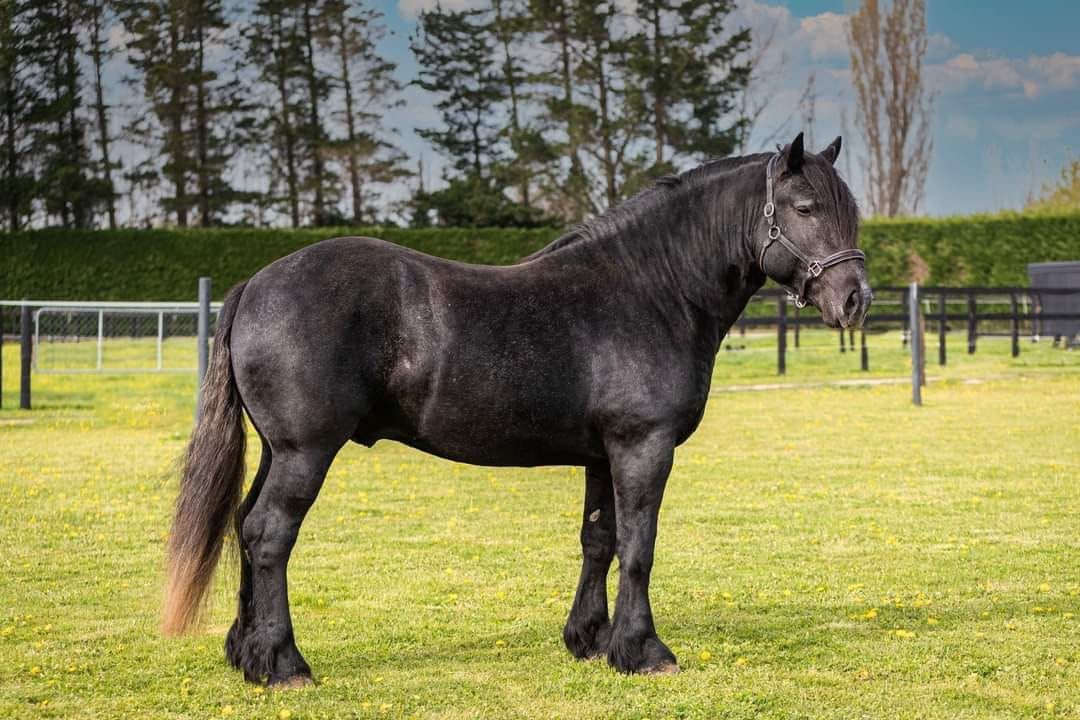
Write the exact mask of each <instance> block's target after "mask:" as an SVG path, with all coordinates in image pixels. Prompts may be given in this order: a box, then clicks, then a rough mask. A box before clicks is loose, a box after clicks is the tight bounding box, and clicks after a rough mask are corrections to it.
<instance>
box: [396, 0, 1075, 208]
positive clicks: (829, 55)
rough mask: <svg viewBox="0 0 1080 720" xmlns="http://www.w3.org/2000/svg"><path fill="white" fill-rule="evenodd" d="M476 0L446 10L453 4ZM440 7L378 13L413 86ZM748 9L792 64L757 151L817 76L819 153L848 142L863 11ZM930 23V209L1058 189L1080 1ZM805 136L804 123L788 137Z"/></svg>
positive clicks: (980, 5) (816, 4)
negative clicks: (412, 37)
mask: <svg viewBox="0 0 1080 720" xmlns="http://www.w3.org/2000/svg"><path fill="white" fill-rule="evenodd" d="M477 1H478V0H443V5H444V6H461V5H468V4H470V3H473V2H477ZM618 1H619V2H621V3H622V4H629V3H632V2H633V0H618ZM433 4H434V0H397V1H395V0H383V1H382V2H379V3H377V5H379V6H380V7H381V9H382V10H383V12H384V13H385V14H386V18H387V21H388V23H389V24H390V26H391V27H392V28H393V30H394V31H395V33H396V35H395V36H394V37H393V38H390V39H389V40H388V41H387V45H386V52H387V54H388V55H390V56H391V57H392V58H394V59H395V60H396V61H397V62H398V63H399V64H400V69H399V72H400V73H401V77H402V78H403V79H411V78H412V77H413V76H414V75H415V70H416V66H415V62H414V61H413V58H412V56H411V53H410V52H409V49H408V35H409V34H410V33H411V32H412V30H413V27H414V18H415V14H416V12H417V10H418V9H419V8H422V7H430V6H431V5H433ZM738 5H739V8H738V10H737V11H736V12H735V13H734V15H733V18H732V19H733V20H734V21H735V22H738V23H740V24H746V25H749V26H750V27H751V29H752V30H757V31H759V32H760V31H766V30H768V29H769V28H775V30H776V37H777V38H781V39H782V40H783V43H782V44H783V45H784V46H785V49H784V53H785V54H786V55H787V59H786V62H784V63H780V62H779V58H778V57H774V58H771V59H770V63H771V64H773V65H775V69H774V70H773V71H772V72H770V73H768V74H767V77H766V78H765V81H764V82H765V84H766V86H765V87H764V88H763V91H767V92H768V93H769V94H770V95H771V96H772V97H773V100H772V102H771V103H770V107H769V110H768V111H767V112H766V113H765V114H764V115H763V117H762V121H761V122H760V123H759V127H758V131H757V132H756V133H755V136H754V138H753V139H752V141H751V142H752V144H754V143H757V144H761V146H762V148H763V147H764V144H763V143H764V141H765V139H766V138H767V137H768V136H770V135H771V134H772V133H773V131H774V130H775V128H776V126H777V125H779V124H780V123H781V122H782V120H784V119H787V118H788V117H789V116H790V114H791V112H792V108H793V106H794V103H795V102H796V100H797V98H798V96H799V95H800V94H801V91H802V89H803V88H804V87H805V84H806V79H807V75H808V74H809V73H810V72H814V74H815V84H816V87H817V90H818V103H817V122H816V124H815V127H814V137H815V140H816V144H818V145H824V144H825V143H827V142H828V141H829V140H830V139H831V138H832V137H833V136H835V135H837V134H840V128H841V123H840V116H841V112H842V111H844V112H846V114H847V118H848V123H849V126H850V125H851V124H852V120H853V119H854V115H855V110H854V105H853V104H852V95H851V92H850V89H849V88H850V80H849V78H848V59H847V47H846V39H845V37H844V21H845V17H844V15H845V13H846V12H848V11H850V10H851V8H852V7H854V6H855V5H854V4H853V3H852V2H851V1H850V0H848V1H846V2H845V1H843V0H800V1H793V2H768V1H767V0H742V1H740V2H738ZM927 24H928V30H929V33H930V35H931V42H930V50H929V52H928V57H927V59H926V63H927V77H928V80H929V83H930V85H931V86H932V88H933V89H934V92H935V93H936V101H935V113H934V120H933V136H934V155H933V159H932V162H931V165H930V171H929V178H928V181H927V194H926V199H925V202H924V205H923V206H922V209H923V210H924V211H925V212H927V213H929V214H932V215H943V214H966V213H972V212H984V211H996V210H1001V209H1007V208H1019V207H1021V206H1022V205H1023V203H1024V201H1025V199H1026V198H1027V197H1028V196H1029V195H1030V194H1032V193H1034V192H1038V190H1039V188H1040V187H1041V186H1042V184H1043V183H1046V182H1051V181H1053V180H1055V179H1056V178H1057V177H1058V176H1059V173H1060V171H1061V168H1062V166H1063V165H1064V164H1065V163H1066V162H1067V161H1069V160H1070V159H1075V158H1077V157H1080V1H1077V0H1073V1H1070V2H1051V1H1048V0H1043V1H1041V2H1040V1H1037V0H1027V1H1020V0H983V1H982V2H975V1H974V0H949V1H948V2H946V1H944V0H929V2H928V8H927ZM776 44H777V45H780V44H781V43H779V42H778V43H776ZM775 54H776V53H774V55H775ZM407 100H408V102H407V104H406V106H405V107H404V108H402V109H401V110H400V111H398V112H397V113H395V117H394V118H392V122H391V125H393V126H396V127H399V128H402V131H401V132H402V134H401V137H400V144H401V145H402V146H403V147H404V148H405V149H406V150H408V151H409V152H410V154H414V155H416V154H422V155H423V156H424V157H425V164H426V165H427V166H428V168H429V172H428V173H425V174H427V175H429V179H433V180H437V176H438V159H437V157H436V156H435V155H434V153H433V152H432V151H431V149H430V148H428V147H427V146H426V145H425V143H424V142H423V141H422V140H420V139H419V138H418V137H416V136H415V134H414V133H413V132H412V131H411V128H412V127H413V126H416V125H430V124H435V123H437V122H438V119H437V116H436V115H435V114H434V113H433V112H432V108H431V99H430V98H429V97H426V96H425V94H424V93H423V92H422V91H419V90H417V89H415V88H413V89H411V90H410V91H409V92H408V95H407ZM798 129H799V128H798V115H797V114H796V116H795V118H793V119H792V120H791V122H789V123H788V125H787V127H786V128H785V135H794V132H796V131H797V130H798ZM755 149H757V148H755ZM845 149H846V150H847V151H850V152H853V153H855V155H854V156H853V158H852V163H851V169H852V173H851V174H852V178H851V181H852V186H853V188H854V189H855V190H856V193H857V194H858V193H860V192H861V188H862V181H861V178H860V177H859V172H858V167H859V164H858V162H857V157H858V154H859V153H860V152H861V144H860V143H859V141H858V137H857V133H855V132H852V133H851V134H850V135H849V136H848V137H846V138H845Z"/></svg>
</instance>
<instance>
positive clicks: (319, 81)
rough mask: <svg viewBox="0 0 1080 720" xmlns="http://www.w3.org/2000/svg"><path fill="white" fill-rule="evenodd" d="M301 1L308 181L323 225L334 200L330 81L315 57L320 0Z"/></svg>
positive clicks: (303, 129)
mask: <svg viewBox="0 0 1080 720" xmlns="http://www.w3.org/2000/svg"><path fill="white" fill-rule="evenodd" d="M298 5H299V13H300V27H299V32H300V47H301V53H300V59H301V64H302V73H301V74H302V76H303V79H304V85H305V87H306V89H307V105H306V106H305V107H304V110H305V114H306V122H304V123H303V124H302V125H301V126H300V127H301V133H302V135H303V137H304V139H305V141H306V144H307V152H308V158H309V161H310V162H311V174H310V175H309V176H308V185H309V187H310V188H311V191H312V195H313V198H312V220H313V221H314V223H315V225H316V226H321V225H326V224H328V220H329V217H328V214H327V205H328V204H330V198H328V197H327V196H328V194H329V193H328V181H329V173H328V171H327V168H326V163H325V160H324V154H325V151H326V148H327V144H328V142H327V136H326V130H325V128H324V126H323V118H322V108H323V106H324V105H325V103H326V98H327V94H328V93H329V82H328V79H327V78H326V77H325V75H323V73H322V72H321V71H320V69H319V67H318V65H317V63H316V61H315V42H316V33H317V32H318V22H319V18H318V13H319V8H318V6H317V2H316V0H298Z"/></svg>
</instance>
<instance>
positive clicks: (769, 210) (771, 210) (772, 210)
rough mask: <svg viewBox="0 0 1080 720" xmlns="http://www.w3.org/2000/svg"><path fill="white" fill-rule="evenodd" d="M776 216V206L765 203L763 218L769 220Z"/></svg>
mask: <svg viewBox="0 0 1080 720" xmlns="http://www.w3.org/2000/svg"><path fill="white" fill-rule="evenodd" d="M775 214H776V206H775V205H773V204H772V201H771V200H770V201H769V202H767V203H765V217H767V218H771V217H772V216H773V215H775Z"/></svg>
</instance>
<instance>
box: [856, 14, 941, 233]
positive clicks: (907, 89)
mask: <svg viewBox="0 0 1080 720" xmlns="http://www.w3.org/2000/svg"><path fill="white" fill-rule="evenodd" d="M848 40H849V41H850V51H851V77H852V84H853V85H854V87H855V108H856V116H855V122H856V124H857V125H858V127H859V128H860V129H861V130H862V132H863V136H864V140H865V142H866V156H865V158H863V169H864V170H865V172H866V180H867V186H868V189H867V200H868V202H869V205H870V212H871V213H873V214H875V215H885V216H888V217H893V216H895V215H900V214H906V213H915V212H916V211H917V210H918V208H919V203H920V202H921V201H922V198H923V194H924V191H925V188H926V174H927V170H928V169H929V164H930V154H931V151H932V149H933V141H932V139H931V137H930V120H931V115H932V110H933V96H932V94H931V93H930V91H929V90H928V89H927V87H926V84H925V82H924V79H923V57H924V56H925V55H926V47H927V34H926V0H892V3H891V6H890V7H883V3H882V2H879V1H878V0H865V1H864V2H863V5H862V6H861V7H860V8H859V9H858V11H856V12H855V13H854V14H853V15H852V16H851V20H850V21H849V25H848Z"/></svg>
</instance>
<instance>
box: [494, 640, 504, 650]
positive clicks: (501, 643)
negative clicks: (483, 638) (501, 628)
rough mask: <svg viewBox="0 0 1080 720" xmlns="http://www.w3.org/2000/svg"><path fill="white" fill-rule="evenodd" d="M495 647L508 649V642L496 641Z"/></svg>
mask: <svg viewBox="0 0 1080 720" xmlns="http://www.w3.org/2000/svg"><path fill="white" fill-rule="evenodd" d="M495 647H499V648H501V647H506V641H505V640H496V641H495Z"/></svg>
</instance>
